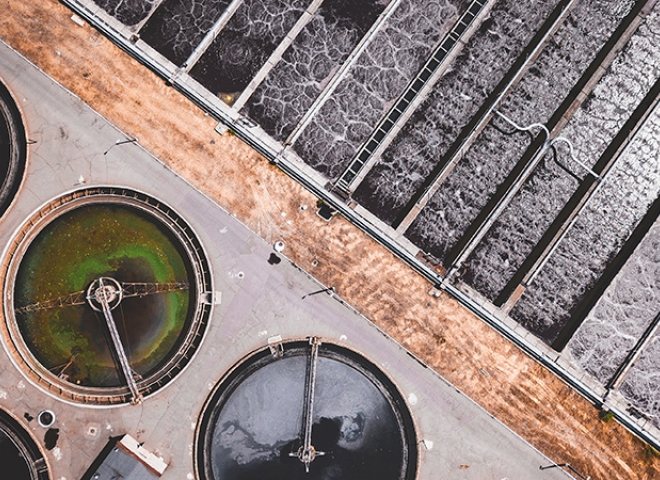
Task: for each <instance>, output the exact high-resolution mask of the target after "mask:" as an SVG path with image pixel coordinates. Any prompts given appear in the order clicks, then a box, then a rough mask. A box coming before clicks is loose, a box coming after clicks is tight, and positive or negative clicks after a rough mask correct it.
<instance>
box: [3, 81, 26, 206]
mask: <svg viewBox="0 0 660 480" xmlns="http://www.w3.org/2000/svg"><path fill="white" fill-rule="evenodd" d="M25 150H26V141H25V130H24V128H23V123H22V120H21V114H20V112H19V110H18V107H17V106H16V102H15V101H14V99H13V98H12V96H11V94H10V93H9V90H7V88H6V87H5V86H4V85H3V84H2V82H0V216H2V214H3V213H4V212H5V210H6V209H7V207H8V206H9V204H10V203H11V202H12V200H13V198H14V196H15V195H16V192H17V191H18V188H19V185H20V182H21V179H22V178H23V173H24V170H25Z"/></svg>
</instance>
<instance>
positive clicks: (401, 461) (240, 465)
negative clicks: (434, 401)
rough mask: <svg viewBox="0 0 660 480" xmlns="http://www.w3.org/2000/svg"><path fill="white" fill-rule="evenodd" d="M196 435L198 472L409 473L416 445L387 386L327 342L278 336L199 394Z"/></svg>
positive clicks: (391, 479) (210, 479) (226, 477)
mask: <svg viewBox="0 0 660 480" xmlns="http://www.w3.org/2000/svg"><path fill="white" fill-rule="evenodd" d="M201 422H202V423H201V428H200V433H199V438H198V439H197V449H196V454H197V467H198V472H199V474H200V477H201V478H202V479H205V480H296V479H300V480H302V479H306V480H332V479H341V480H364V479H371V478H377V479H379V480H409V479H413V478H415V475H416V463H417V450H416V442H415V438H416V437H415V432H414V426H413V422H412V418H411V416H410V413H409V412H408V410H407V407H406V405H405V402H404V401H403V399H402V398H401V396H400V394H399V393H398V392H397V390H396V387H395V386H394V385H393V384H392V383H391V382H390V381H389V380H388V379H387V377H386V376H385V375H384V374H383V373H382V372H381V371H380V370H378V368H377V367H375V366H374V365H373V364H371V363H370V362H368V361H367V360H366V359H364V358H363V357H361V356H360V355H358V354H356V353H354V352H352V351H350V350H347V349H345V348H342V347H338V346H336V345H332V344H326V343H320V342H319V341H318V340H317V339H311V340H310V342H292V343H286V344H284V353H283V355H282V356H281V358H276V357H274V356H273V355H272V354H271V352H270V351H269V350H266V351H262V352H259V353H257V354H255V355H254V356H252V357H251V358H249V359H248V360H247V361H245V362H244V363H242V364H240V365H239V366H237V367H236V368H235V369H234V370H233V372H232V373H231V374H230V375H229V377H228V378H227V379H226V380H224V381H223V382H221V383H220V386H219V387H218V389H217V390H216V391H215V393H214V394H213V396H212V398H211V400H210V401H209V403H208V405H207V407H206V409H205V412H204V414H203V416H202V420H201Z"/></svg>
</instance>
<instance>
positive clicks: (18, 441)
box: [0, 410, 49, 480]
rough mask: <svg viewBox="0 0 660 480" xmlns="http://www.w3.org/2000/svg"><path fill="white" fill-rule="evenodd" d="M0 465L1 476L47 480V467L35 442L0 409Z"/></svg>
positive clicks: (15, 478) (27, 479)
mask: <svg viewBox="0 0 660 480" xmlns="http://www.w3.org/2000/svg"><path fill="white" fill-rule="evenodd" d="M0 465H2V469H3V475H2V478H8V479H11V480H48V478H49V477H48V468H47V467H46V463H45V461H44V458H43V455H42V453H41V451H40V450H39V447H37V445H36V443H35V442H34V440H33V439H32V437H31V436H30V434H28V433H27V431H26V430H25V429H24V428H23V427H21V425H20V423H19V422H18V421H17V420H16V419H14V418H13V417H12V416H11V415H9V414H8V413H7V412H5V411H3V410H0Z"/></svg>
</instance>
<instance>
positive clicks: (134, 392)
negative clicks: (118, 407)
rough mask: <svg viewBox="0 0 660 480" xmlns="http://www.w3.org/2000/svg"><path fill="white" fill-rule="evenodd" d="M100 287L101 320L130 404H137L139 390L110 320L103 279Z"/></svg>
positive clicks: (115, 327) (113, 323)
mask: <svg viewBox="0 0 660 480" xmlns="http://www.w3.org/2000/svg"><path fill="white" fill-rule="evenodd" d="M99 283H100V286H101V288H102V295H101V298H100V301H101V302H100V303H101V308H102V311H103V318H105V323H106V325H107V326H108V331H109V332H110V339H111V340H112V346H113V348H114V351H115V354H116V355H117V359H118V360H119V366H120V367H121V370H122V373H123V374H124V378H125V379H126V383H127V384H128V388H129V390H130V391H131V396H132V397H133V399H132V403H134V404H138V403H141V402H142V394H141V393H140V389H139V388H138V386H137V382H136V381H135V377H134V376H133V370H132V369H131V365H130V363H129V362H128V357H127V355H126V351H125V350H124V345H123V344H122V342H121V337H120V336H119V331H118V330H117V325H116V324H115V320H114V318H112V312H111V311H110V304H109V301H110V299H109V298H108V293H107V291H106V290H105V289H103V286H104V283H103V279H102V278H101V279H99Z"/></svg>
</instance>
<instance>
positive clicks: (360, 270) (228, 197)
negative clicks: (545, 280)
mask: <svg viewBox="0 0 660 480" xmlns="http://www.w3.org/2000/svg"><path fill="white" fill-rule="evenodd" d="M3 13H4V15H2V16H1V17H0V32H2V33H0V36H2V37H3V38H4V39H5V40H6V41H7V42H8V43H10V44H11V45H12V46H14V48H16V49H18V50H19V51H21V52H22V53H23V54H25V55H26V56H27V57H28V58H30V59H31V60H32V61H33V62H35V63H36V64H37V65H39V66H40V67H41V68H42V69H43V70H45V71H46V72H47V73H48V74H50V75H52V76H53V77H54V78H55V79H57V80H58V81H60V82H61V83H62V84H63V85H65V86H66V87H67V88H69V89H71V90H72V91H73V92H74V93H76V94H77V95H79V96H80V97H81V98H82V99H83V100H84V101H86V102H87V103H89V104H90V105H91V106H92V107H93V108H94V109H96V110H97V111H99V112H100V113H101V114H103V115H104V116H106V117H107V118H109V119H110V120H111V121H112V122H113V123H115V124H117V125H118V126H119V127H121V128H122V129H124V130H125V131H126V132H127V133H128V134H130V135H135V136H137V137H138V138H139V140H140V143H141V144H142V145H143V146H145V147H146V148H147V149H149V150H150V151H152V152H153V153H154V154H156V155H157V156H158V157H160V158H161V160H163V161H164V162H165V163H166V164H167V165H168V166H170V167H171V168H172V169H174V170H175V171H176V172H177V173H179V174H180V175H182V176H184V177H185V178H186V179H187V180H188V181H190V182H192V183H193V184H195V185H196V186H197V187H198V188H199V189H201V190H202V191H203V192H205V193H206V194H208V195H209V196H210V197H211V198H213V199H214V200H215V201H217V202H218V203H219V204H220V205H222V206H224V207H225V208H227V209H228V210H229V211H231V212H233V213H234V214H235V215H236V216H237V217H238V218H240V219H241V220H242V221H243V222H245V223H246V224H247V225H248V226H249V227H250V228H251V229H252V230H253V231H255V232H256V233H258V234H259V235H260V236H262V237H263V238H265V239H266V240H268V241H269V242H270V241H273V240H278V239H282V240H284V241H285V242H286V244H287V254H288V255H289V256H290V257H291V258H292V259H293V260H294V261H295V262H296V263H298V264H299V265H301V266H302V267H303V268H305V269H307V270H309V271H311V272H312V273H313V274H314V275H315V276H317V278H319V279H320V280H321V281H322V282H323V283H326V284H328V285H333V286H335V287H336V288H337V290H338V291H339V293H340V294H341V295H342V296H343V297H344V298H345V299H346V300H347V301H349V302H350V303H351V304H353V305H354V306H355V307H356V308H358V309H359V310H360V311H361V312H362V313H363V314H365V315H366V316H367V317H369V318H370V319H371V320H372V321H374V322H375V323H376V324H377V325H378V326H379V327H380V328H382V329H383V330H384V331H386V332H387V333H389V334H390V335H392V336H393V337H394V338H395V339H397V340H398V341H399V342H400V343H401V344H402V345H404V346H405V347H406V348H408V349H409V350H410V351H412V352H413V353H415V354H416V355H418V356H419V357H420V358H421V359H423V360H424V361H425V362H426V363H428V364H429V365H430V366H431V367H433V368H434V369H435V370H437V371H438V372H440V373H441V374H442V375H444V376H445V377H446V378H447V379H448V380H449V381H451V382H452V383H454V384H455V385H456V386H457V387H458V388H460V389H462V390H463V391H464V392H465V393H467V394H468V395H469V396H471V397H472V398H473V399H475V400H476V401H477V402H478V403H480V404H481V405H482V406H484V407H485V408H486V409H487V410H488V411H489V412H490V413H491V414H493V415H494V416H496V417H497V418H499V419H501V420H502V421H503V422H505V423H506V424H507V425H509V426H510V427H511V428H512V429H513V430H514V431H516V432H518V433H519V434H520V435H522V436H523V437H524V438H526V439H527V440H529V441H530V442H531V443H532V444H533V445H535V446H536V447H537V448H539V449H540V450H541V451H543V452H544V453H546V454H547V455H549V456H550V457H551V458H552V459H553V460H555V461H558V462H570V463H571V464H572V465H574V466H576V467H577V468H578V469H580V470H581V471H582V472H584V474H585V475H591V477H592V478H594V479H612V478H617V479H619V478H620V479H634V478H639V479H649V480H650V479H652V478H657V476H658V475H660V459H659V458H658V457H657V456H649V455H645V446H644V445H643V443H642V442H640V441H638V440H637V439H636V438H635V437H634V436H633V435H632V434H630V433H629V432H628V431H627V430H625V429H624V428H623V427H621V426H620V425H618V424H616V423H613V422H610V423H603V422H601V421H600V420H599V419H598V415H597V411H596V409H595V408H593V407H592V406H591V405H590V404H589V403H588V402H587V401H585V400H584V399H583V398H581V397H580V396H579V395H578V394H577V393H575V392H574V391H572V390H571V389H570V388H568V387H567V386H566V385H565V384H564V383H562V382H561V381H560V380H558V379H557V378H556V377H555V376H554V375H553V374H551V373H550V372H549V371H547V370H545V369H544V368H543V367H541V366H540V365H538V364H537V363H535V362H534V361H532V360H531V359H529V358H528V357H526V356H525V355H523V354H522V353H521V352H520V351H519V350H518V349H517V348H516V347H515V346H513V345H512V344H510V343H509V342H507V341H505V340H504V339H502V338H501V337H500V336H499V335H498V334H496V333H495V332H494V331H492V330H491V329H490V328H488V327H487V326H486V325H485V324H483V323H482V322H481V321H480V320H479V319H477V318H476V317H474V316H473V315H471V314H470V313H469V312H467V311H466V310H464V309H462V308H461V307H460V306H459V305H458V304H457V303H456V302H454V301H453V300H451V299H449V298H446V297H442V298H440V299H434V298H432V297H430V296H428V290H429V287H430V286H429V285H428V284H427V283H426V282H425V281H424V280H423V279H422V278H421V277H419V276H417V275H416V274H415V273H414V272H412V271H411V270H410V269H408V268H407V267H406V266H405V265H404V264H402V263H401V262H399V261H398V260H397V259H396V258H395V257H394V256H393V255H392V254H391V253H389V252H388V251H387V250H386V249H384V248H383V247H381V246H380V245H378V244H376V243H375V242H373V241H372V240H371V239H370V238H368V237H367V236H366V235H365V234H363V233H362V232H361V231H359V230H357V229H356V228H355V227H353V226H352V225H350V224H349V223H348V222H346V221H344V220H343V219H341V218H335V219H334V220H333V221H332V222H330V223H328V224H326V223H325V222H323V221H322V220H321V219H319V218H318V217H317V216H316V215H314V213H313V207H314V204H315V201H316V200H315V198H314V197H312V196H311V195H309V194H308V193H307V192H305V191H304V190H303V189H302V187H300V186H299V185H298V184H296V183H295V182H294V181H292V180H291V179H289V178H288V177H286V176H285V175H284V174H282V173H281V172H280V171H279V170H277V168H276V167H274V166H272V165H270V164H268V163H267V162H266V161H265V160H263V159H262V158H261V157H260V156H259V155H258V154H256V153H255V152H253V151H252V150H251V149H249V148H248V147H247V146H245V145H244V144H242V143H241V142H240V141H239V140H237V139H236V138H233V137H219V136H218V135H217V134H215V133H214V132H213V128H214V126H215V122H214V121H213V120H212V119H211V118H209V117H207V116H205V115H204V114H203V113H202V112H201V111H199V110H198V109H197V108H196V107H195V106H193V105H192V104H191V103H190V102H188V101H187V100H186V99H185V98H184V97H182V96H181V95H180V94H178V93H177V92H175V91H173V90H172V89H169V88H168V87H167V86H166V85H165V83H164V82H163V81H162V80H160V79H158V78H156V77H155V76H154V75H153V74H151V73H150V72H148V71H147V69H145V68H144V67H142V66H140V65H139V64H138V63H137V62H136V61H134V60H132V59H130V58H128V56H127V55H125V54H123V53H122V52H121V51H120V50H119V49H118V48H116V47H115V46H113V45H112V44H111V43H110V42H109V41H108V40H106V39H105V38H103V37H102V36H101V35H100V34H99V33H97V32H95V31H93V30H92V29H90V28H89V27H87V26H85V27H78V26H77V25H75V24H74V23H73V22H71V20H70V17H71V12H70V11H69V10H67V9H66V8H64V7H63V6H62V5H60V4H58V3H57V2H56V1H55V0H43V1H42V2H30V3H29V4H28V3H25V2H22V1H18V0H12V1H9V2H8V4H7V5H6V7H5V9H4V12H3ZM301 205H307V206H308V207H309V208H307V209H306V210H301V208H300V207H301ZM539 475H540V474H539ZM539 478H542V477H539Z"/></svg>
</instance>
